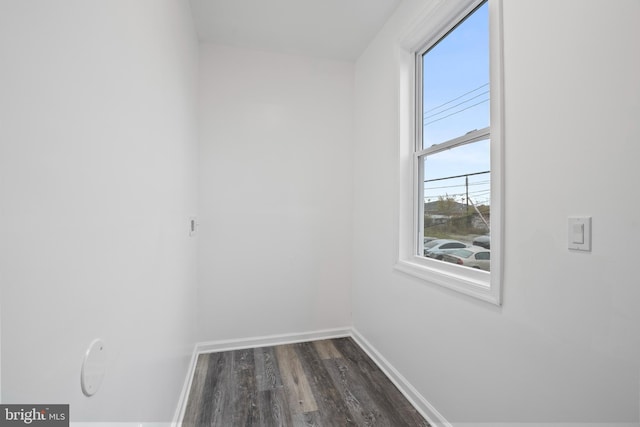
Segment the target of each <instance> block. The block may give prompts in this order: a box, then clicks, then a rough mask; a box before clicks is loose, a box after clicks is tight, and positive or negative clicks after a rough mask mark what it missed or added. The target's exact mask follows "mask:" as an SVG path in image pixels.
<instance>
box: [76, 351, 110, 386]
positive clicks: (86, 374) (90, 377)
mask: <svg viewBox="0 0 640 427" xmlns="http://www.w3.org/2000/svg"><path fill="white" fill-rule="evenodd" d="M106 368H107V352H106V348H105V345H104V342H103V341H102V340H101V339H95V340H93V341H92V342H91V344H90V345H89V348H88V349H87V352H86V353H85V355H84V360H83V362H82V371H81V373H80V385H81V386H82V393H84V394H85V396H93V395H94V394H96V392H97V391H98V389H99V388H100V385H101V384H102V380H103V378H104V373H105V371H106Z"/></svg>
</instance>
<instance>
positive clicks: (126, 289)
mask: <svg viewBox="0 0 640 427" xmlns="http://www.w3.org/2000/svg"><path fill="white" fill-rule="evenodd" d="M197 48H198V45H197V40H196V37H195V33H194V30H193V27H192V23H191V17H190V11H189V7H188V3H187V2H186V1H174V0H136V1H129V0H102V1H91V2H86V1H84V0H58V1H55V2H51V1H48V0H29V1H24V0H3V1H2V2H0V58H1V66H0V194H1V200H2V201H1V208H0V215H1V217H0V236H1V237H0V275H1V276H0V280H1V288H2V311H1V313H2V334H1V337H2V394H3V395H2V398H3V402H4V403H18V402H19V403H69V404H71V417H72V421H98V420H99V421H143V420H144V421H169V420H171V418H172V416H173V412H174V410H175V407H176V402H177V400H178V394H179V393H180V390H181V388H182V384H183V381H184V376H185V374H186V367H187V364H188V361H189V356H190V352H191V350H192V346H193V342H194V331H195V296H196V291H195V280H196V275H195V263H196V256H195V250H196V240H195V239H190V238H189V237H188V228H187V225H188V217H189V215H190V214H193V213H194V212H195V211H196V208H197V206H196V186H197V180H196V178H197V177H196V172H195V171H196V167H197V138H196V130H197V129H196V128H197V126H196V108H197V98H196V85H197ZM97 337H100V338H103V339H104V341H105V343H106V345H107V352H108V366H107V373H106V376H105V379H104V382H103V384H102V388H101V389H100V391H98V393H97V394H96V395H95V396H93V397H91V398H87V397H84V396H83V395H82V393H81V389H80V367H81V363H82V358H83V355H84V351H85V349H86V347H87V346H88V345H89V343H90V342H91V341H92V340H93V339H94V338H97Z"/></svg>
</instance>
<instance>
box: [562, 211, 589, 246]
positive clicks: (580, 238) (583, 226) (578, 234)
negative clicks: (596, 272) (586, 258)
mask: <svg viewBox="0 0 640 427" xmlns="http://www.w3.org/2000/svg"><path fill="white" fill-rule="evenodd" d="M567 244H568V248H569V249H571V250H574V251H590V250H591V217H590V216H583V217H569V227H568V233H567Z"/></svg>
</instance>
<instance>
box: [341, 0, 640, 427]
mask: <svg viewBox="0 0 640 427" xmlns="http://www.w3.org/2000/svg"><path fill="white" fill-rule="evenodd" d="M426 4H427V3H426V2H424V1H418V0H415V1H412V0H405V1H404V2H403V3H402V5H401V6H400V7H399V9H398V10H397V11H396V13H395V15H394V17H393V18H392V19H391V20H390V21H389V22H388V23H387V26H386V27H385V29H384V30H383V31H382V32H381V33H380V34H379V35H378V37H377V39H376V40H375V41H374V42H373V43H372V44H371V45H370V46H369V48H368V50H367V51H366V52H365V53H364V54H363V55H362V56H361V57H360V59H359V60H358V61H357V64H356V95H355V97H356V138H355V139H356V146H355V152H356V153H358V155H357V156H356V158H355V169H354V181H355V192H354V194H355V197H354V219H355V220H354V238H355V241H354V253H353V257H354V264H353V277H354V283H353V295H352V301H353V323H354V326H355V328H356V329H357V330H358V331H360V332H361V333H362V334H363V335H364V336H365V337H366V338H367V339H368V340H369V341H370V342H371V343H372V344H373V345H374V347H376V348H377V349H378V350H379V351H380V352H381V353H382V354H383V355H384V356H385V357H386V358H387V359H388V360H389V361H390V362H391V363H392V364H393V365H394V366H395V367H396V368H397V369H398V370H399V371H400V373H401V374H403V375H404V376H405V377H406V378H408V379H409V380H410V381H411V383H412V384H413V385H414V386H415V387H416V388H417V389H418V391H419V392H420V393H422V395H423V396H424V397H425V398H426V399H427V400H428V402H430V403H431V404H432V405H433V406H434V407H435V408H436V409H437V410H438V411H440V413H441V414H442V415H443V416H444V417H445V418H446V419H448V420H449V421H451V422H453V423H454V424H458V423H461V422H487V423H489V424H490V425H491V424H493V423H496V422H516V421H517V422H535V421H539V422H576V423H578V424H582V423H585V422H587V421H593V422H596V421H597V422H607V423H608V422H635V423H638V421H639V420H638V417H639V408H638V407H639V392H638V387H639V384H640V376H639V363H640V310H639V309H638V307H639V303H640V286H638V278H637V267H636V262H635V260H636V258H637V257H636V255H635V252H636V251H635V248H636V246H637V242H638V241H640V222H639V221H638V209H639V203H638V200H637V197H636V194H637V193H638V191H637V183H638V182H640V172H639V169H638V167H637V159H638V157H639V155H640V148H639V147H640V146H639V145H638V135H639V134H640V120H639V119H638V118H639V117H640V104H639V101H638V100H639V99H640V79H639V78H638V76H640V60H639V59H638V46H637V42H638V40H640V28H639V27H638V25H637V21H638V18H640V3H639V2H638V1H636V0H619V1H615V2H608V3H606V4H603V3H602V2H599V1H595V0H588V1H578V0H561V1H558V0H544V1H540V0H535V1H534V0H505V1H504V38H505V41H504V46H505V72H504V75H505V93H506V100H505V107H506V114H505V120H506V139H505V143H506V150H505V159H506V162H505V163H506V165H505V167H506V168H505V176H506V194H505V197H504V201H505V206H506V209H505V218H506V223H505V232H504V235H505V236H506V242H505V246H504V253H505V265H504V304H503V306H502V307H500V308H499V307H495V306H492V305H489V304H486V303H482V302H480V301H476V300H473V299H470V298H469V297H464V296H462V295H460V294H457V293H454V292H451V291H448V290H444V289H442V288H439V287H437V286H435V285H431V284H428V283H423V282H420V281H419V280H416V279H412V278H410V277H408V276H405V275H403V274H401V273H398V272H394V271H393V269H392V266H393V260H394V257H395V254H394V243H393V242H394V235H395V233H396V224H395V223H394V221H393V220H392V219H393V217H394V211H395V209H396V205H397V202H398V189H397V182H398V179H397V176H398V160H397V152H398V146H397V144H398V143H397V140H398V121H397V108H398V105H397V88H398V82H397V65H396V50H395V46H396V42H397V40H399V38H400V36H401V34H402V32H403V31H404V29H405V28H406V26H407V25H408V23H409V22H410V21H411V19H412V18H413V17H414V16H416V15H417V14H419V13H420V11H421V10H422V8H423V7H424V6H425V5H426ZM372 201H376V203H375V208H372ZM570 215H592V216H593V236H594V237H593V251H592V252H591V253H586V254H584V253H571V252H569V251H568V250H567V248H566V243H567V242H566V240H567V231H566V229H567V217H568V216H570Z"/></svg>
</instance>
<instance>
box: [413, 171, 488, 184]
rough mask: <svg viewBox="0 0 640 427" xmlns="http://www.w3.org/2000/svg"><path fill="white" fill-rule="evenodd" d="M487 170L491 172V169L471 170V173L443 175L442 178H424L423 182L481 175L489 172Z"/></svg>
mask: <svg viewBox="0 0 640 427" xmlns="http://www.w3.org/2000/svg"><path fill="white" fill-rule="evenodd" d="M489 172H491V171H482V172H472V173H465V174H462V175H454V176H445V177H442V178H433V179H425V180H424V182H433V181H443V180H445V179H452V178H462V177H465V176H473V175H482V174H483V173H489Z"/></svg>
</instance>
